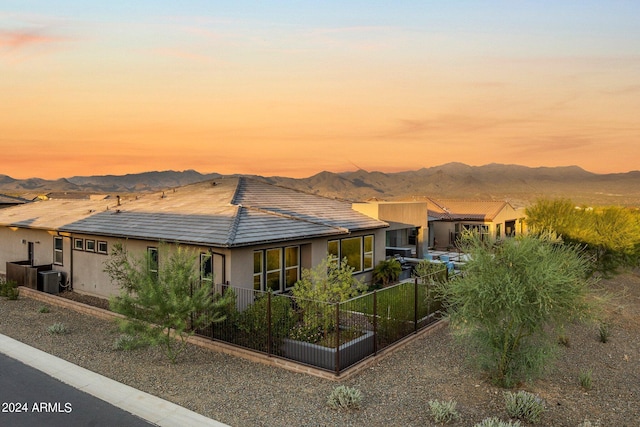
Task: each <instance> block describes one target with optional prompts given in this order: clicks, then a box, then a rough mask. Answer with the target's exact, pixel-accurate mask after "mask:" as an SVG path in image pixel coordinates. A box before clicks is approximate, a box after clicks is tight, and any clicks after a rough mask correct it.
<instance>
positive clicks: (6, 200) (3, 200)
mask: <svg viewBox="0 0 640 427" xmlns="http://www.w3.org/2000/svg"><path fill="white" fill-rule="evenodd" d="M28 202H29V200H26V199H23V198H21V197H14V196H8V195H6V194H0V209H3V208H8V207H11V206H16V205H22V204H24V203H28Z"/></svg>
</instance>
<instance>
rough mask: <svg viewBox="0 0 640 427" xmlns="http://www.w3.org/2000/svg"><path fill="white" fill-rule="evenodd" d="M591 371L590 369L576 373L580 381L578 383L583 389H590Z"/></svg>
mask: <svg viewBox="0 0 640 427" xmlns="http://www.w3.org/2000/svg"><path fill="white" fill-rule="evenodd" d="M592 375H593V372H592V371H591V369H589V370H586V371H580V373H579V374H578V380H579V381H580V385H581V386H582V388H583V389H585V390H591V386H592V385H593V378H592Z"/></svg>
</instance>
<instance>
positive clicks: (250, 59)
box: [0, 0, 640, 179]
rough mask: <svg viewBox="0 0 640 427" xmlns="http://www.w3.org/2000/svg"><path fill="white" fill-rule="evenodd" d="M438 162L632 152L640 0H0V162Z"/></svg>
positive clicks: (1, 169) (589, 157)
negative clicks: (175, 0)
mask: <svg viewBox="0 0 640 427" xmlns="http://www.w3.org/2000/svg"><path fill="white" fill-rule="evenodd" d="M453 161H457V162H463V163H467V164H470V165H484V164H488V163H506V164H521V165H525V166H532V167H537V166H565V165H574V164H575V165H578V166H581V167H582V168H584V169H586V170H588V171H591V172H596V173H610V172H627V171H630V170H640V2H638V1H615V0H607V1H602V0H600V1H590V0H581V1H573V0H572V1H563V0H557V1H540V0H539V1H463V0H459V1H448V0H441V1H427V0H420V1H375V0H367V1H348V0H347V1H319V2H311V1H297V2H292V1H289V2H284V1H273V2H271V1H262V2H248V1H208V0H200V1H189V0H185V1H183V2H169V1H150V0H148V1H147V0H135V1H132V0H126V1H115V0H111V1H100V2H98V1H91V0H82V1H80V0H77V1H49V0H43V1H28V0H15V1H14V0H3V1H2V2H0V174H4V175H9V176H12V177H14V178H28V177H41V178H48V179H54V178H60V177H71V176H75V175H104V174H116V175H121V174H126V173H136V172H144V171H150V170H168V169H173V170H185V169H195V170H197V171H199V172H203V173H206V172H220V173H225V174H227V173H246V174H260V175H282V176H292V177H305V176H310V175H313V174H315V173H318V172H320V171H322V170H329V171H333V172H341V171H347V170H355V169H357V168H362V169H365V170H369V171H372V170H378V171H383V172H394V171H400V170H413V169H419V168H421V167H431V166H437V165H441V164H443V163H448V162H453Z"/></svg>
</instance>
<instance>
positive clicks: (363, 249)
mask: <svg viewBox="0 0 640 427" xmlns="http://www.w3.org/2000/svg"><path fill="white" fill-rule="evenodd" d="M374 246H375V245H374V236H373V235H368V236H358V237H347V238H345V239H339V240H329V242H328V243H327V252H328V253H329V255H330V256H331V258H332V259H334V260H339V259H343V258H346V259H347V265H349V266H350V267H352V268H353V272H354V273H360V272H363V271H367V270H371V269H373V259H374V258H373V248H374Z"/></svg>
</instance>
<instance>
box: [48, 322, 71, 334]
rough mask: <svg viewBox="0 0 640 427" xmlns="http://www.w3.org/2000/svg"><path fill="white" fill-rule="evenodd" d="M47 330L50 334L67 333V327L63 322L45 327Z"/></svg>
mask: <svg viewBox="0 0 640 427" xmlns="http://www.w3.org/2000/svg"><path fill="white" fill-rule="evenodd" d="M47 332H49V334H51V335H64V334H68V333H69V328H67V325H65V324H64V323H61V322H56V323H54V324H53V325H51V326H49V327H48V328H47Z"/></svg>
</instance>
